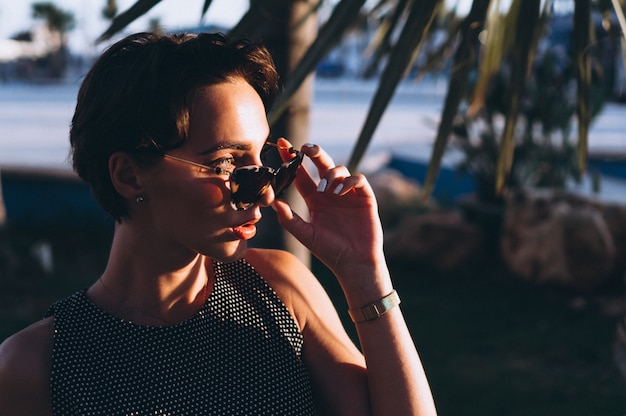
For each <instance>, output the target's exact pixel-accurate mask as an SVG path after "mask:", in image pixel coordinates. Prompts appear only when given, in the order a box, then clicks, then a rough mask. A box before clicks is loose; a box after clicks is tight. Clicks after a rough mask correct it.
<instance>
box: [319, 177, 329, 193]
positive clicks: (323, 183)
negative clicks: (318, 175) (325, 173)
mask: <svg viewBox="0 0 626 416" xmlns="http://www.w3.org/2000/svg"><path fill="white" fill-rule="evenodd" d="M327 184H328V181H327V180H326V179H325V178H322V180H321V181H320V183H319V184H318V185H317V192H324V191H325V190H326V185H327Z"/></svg>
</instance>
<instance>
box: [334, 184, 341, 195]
mask: <svg viewBox="0 0 626 416" xmlns="http://www.w3.org/2000/svg"><path fill="white" fill-rule="evenodd" d="M342 189H343V184H342V183H340V184H339V185H337V187H336V188H335V190H334V191H333V193H334V194H335V195H339V192H341V190H342Z"/></svg>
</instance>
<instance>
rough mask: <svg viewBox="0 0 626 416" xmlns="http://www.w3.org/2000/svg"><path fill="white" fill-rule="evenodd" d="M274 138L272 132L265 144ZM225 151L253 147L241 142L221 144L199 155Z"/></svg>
mask: <svg viewBox="0 0 626 416" xmlns="http://www.w3.org/2000/svg"><path fill="white" fill-rule="evenodd" d="M271 137H272V132H270V133H269V134H268V135H267V137H266V138H265V141H264V142H263V143H265V142H267V141H268V140H269V139H270V138H271ZM224 149H231V150H244V151H245V150H250V149H251V146H250V145H249V144H247V143H240V142H226V143H220V144H218V145H216V146H213V147H210V148H208V149H206V150H202V151H200V152H198V155H200V156H204V155H208V154H211V153H215V152H217V151H219V150H224Z"/></svg>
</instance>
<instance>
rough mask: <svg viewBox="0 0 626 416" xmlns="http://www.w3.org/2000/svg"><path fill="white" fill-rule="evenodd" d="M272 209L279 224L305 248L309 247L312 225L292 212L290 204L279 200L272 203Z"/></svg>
mask: <svg viewBox="0 0 626 416" xmlns="http://www.w3.org/2000/svg"><path fill="white" fill-rule="evenodd" d="M272 209H274V211H275V212H276V218H277V219H278V223H279V224H280V225H281V226H282V227H283V228H284V229H285V230H287V231H288V232H289V233H290V234H292V235H293V236H294V237H296V238H297V239H298V241H300V242H301V243H302V244H303V245H304V246H305V247H309V244H308V243H309V241H308V239H307V238H306V236H307V235H308V234H307V233H308V231H309V230H310V227H311V225H310V224H309V223H307V222H306V221H304V220H303V219H302V218H301V217H300V216H299V215H298V214H296V213H295V212H293V211H292V209H291V207H290V206H289V204H288V203H287V202H285V201H281V200H279V199H276V200H274V202H272Z"/></svg>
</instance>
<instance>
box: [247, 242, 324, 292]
mask: <svg viewBox="0 0 626 416" xmlns="http://www.w3.org/2000/svg"><path fill="white" fill-rule="evenodd" d="M246 260H248V262H249V263H250V264H251V265H252V266H254V268H255V269H256V270H257V272H259V274H260V275H261V276H263V278H264V279H265V280H266V281H267V283H268V284H269V285H270V286H272V288H273V289H274V290H276V291H280V290H281V289H282V288H283V287H285V286H286V287H287V288H288V289H289V290H291V291H293V290H296V291H309V290H316V289H317V290H323V289H321V286H320V285H319V282H318V281H317V279H316V278H315V276H314V275H313V273H312V272H311V271H310V270H309V268H308V267H307V266H306V265H305V264H303V263H302V262H301V261H300V259H298V258H297V257H296V256H294V255H293V254H291V253H289V252H287V251H284V250H274V249H258V248H255V249H250V250H248V252H247V254H246Z"/></svg>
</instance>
